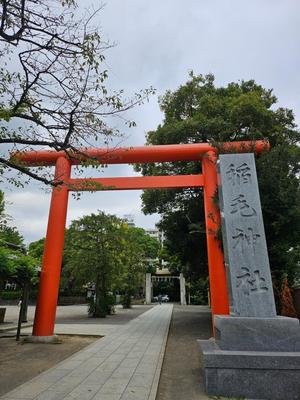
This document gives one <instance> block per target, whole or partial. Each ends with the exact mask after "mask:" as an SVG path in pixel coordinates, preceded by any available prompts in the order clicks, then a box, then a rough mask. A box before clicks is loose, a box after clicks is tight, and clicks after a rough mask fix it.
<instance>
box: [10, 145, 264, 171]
mask: <svg viewBox="0 0 300 400" xmlns="http://www.w3.org/2000/svg"><path fill="white" fill-rule="evenodd" d="M220 147H221V148H222V150H224V152H231V151H232V152H239V153H248V152H253V153H256V154H260V153H261V152H262V151H263V150H269V147H270V145H269V142H268V141H265V140H257V141H244V142H224V143H222V144H221V145H220ZM209 151H213V152H215V153H219V148H218V146H213V145H212V144H210V143H193V144H168V145H155V146H142V147H123V148H122V147H119V148H118V147H116V148H82V149H80V150H79V151H78V153H75V152H74V155H72V152H71V151H68V152H64V151H51V150H50V151H47V150H44V151H43V150H42V151H26V152H16V153H14V157H16V158H17V159H18V160H19V161H21V162H22V163H24V164H26V165H28V166H50V165H55V163H56V161H57V159H58V158H60V157H64V158H68V159H69V160H70V162H71V164H72V165H78V164H82V163H84V162H86V161H88V160H89V159H92V160H93V161H98V162H99V163H102V164H134V163H151V162H168V161H169V162H171V161H174V162H175V161H199V160H200V159H201V158H202V157H203V155H204V154H205V153H207V152H209Z"/></svg>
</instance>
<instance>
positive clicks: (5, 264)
mask: <svg viewBox="0 0 300 400" xmlns="http://www.w3.org/2000/svg"><path fill="white" fill-rule="evenodd" d="M0 222H1V223H0V282H3V281H5V280H11V281H14V282H16V283H18V284H19V285H20V286H23V284H24V283H25V282H30V281H31V279H32V278H33V277H34V276H36V275H37V268H36V267H37V266H38V260H37V259H36V258H34V257H32V256H30V255H27V254H25V253H26V251H25V245H24V242H23V237H22V236H21V235H20V233H19V232H18V230H17V228H15V227H13V226H10V225H9V224H8V218H7V216H6V215H5V201H4V195H3V192H1V191H0Z"/></svg>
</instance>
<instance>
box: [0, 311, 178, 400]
mask: <svg viewBox="0 0 300 400" xmlns="http://www.w3.org/2000/svg"><path fill="white" fill-rule="evenodd" d="M172 308H173V306H172V305H171V304H163V305H161V306H159V305H157V306H155V307H153V308H152V309H150V310H149V311H147V312H145V313H143V314H141V315H140V316H138V317H137V318H135V319H133V320H131V321H130V322H129V323H128V324H126V325H121V326H120V325H119V326H115V331H114V333H110V334H108V336H106V337H105V338H102V339H99V340H97V341H96V342H95V343H93V344H92V345H90V346H88V347H86V348H85V349H83V350H81V351H80V352H78V353H76V354H75V355H73V356H72V357H70V358H68V359H66V360H65V361H63V362H61V363H60V364H58V365H56V366H55V367H53V368H51V369H49V370H48V371H46V372H44V373H43V374H41V375H39V376H37V377H36V378H34V379H32V380H31V381H29V382H26V383H25V384H23V385H21V386H19V387H18V388H16V389H15V390H13V391H11V392H9V393H7V394H6V395H4V396H3V397H1V400H16V399H18V400H20V399H31V400H33V399H34V400H74V399H78V400H79V399H80V400H90V399H93V400H155V397H156V391H157V386H158V381H159V376H160V371H161V366H162V361H163V355H164V351H165V345H166V341H167V336H168V330H169V324H170V320H171V315H172Z"/></svg>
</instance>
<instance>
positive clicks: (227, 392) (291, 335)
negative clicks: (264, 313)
mask: <svg viewBox="0 0 300 400" xmlns="http://www.w3.org/2000/svg"><path fill="white" fill-rule="evenodd" d="M214 325H215V338H213V339H210V340H199V341H198V342H199V344H200V348H201V355H202V366H203V370H204V381H205V387H206V391H207V394H209V395H217V396H226V397H242V398H244V397H246V398H250V399H263V400H300V325H299V320H298V319H295V318H287V317H273V318H256V317H234V316H225V315H216V316H215V317H214Z"/></svg>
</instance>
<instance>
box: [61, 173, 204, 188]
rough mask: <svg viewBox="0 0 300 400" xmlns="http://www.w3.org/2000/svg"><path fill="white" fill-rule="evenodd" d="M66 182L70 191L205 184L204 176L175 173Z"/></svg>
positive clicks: (178, 186)
mask: <svg viewBox="0 0 300 400" xmlns="http://www.w3.org/2000/svg"><path fill="white" fill-rule="evenodd" d="M66 184H67V186H68V188H69V190H70V191H100V190H135V189H176V188H189V187H200V186H203V176H202V175H174V176H135V177H129V178H90V179H68V180H67V181H66Z"/></svg>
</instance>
